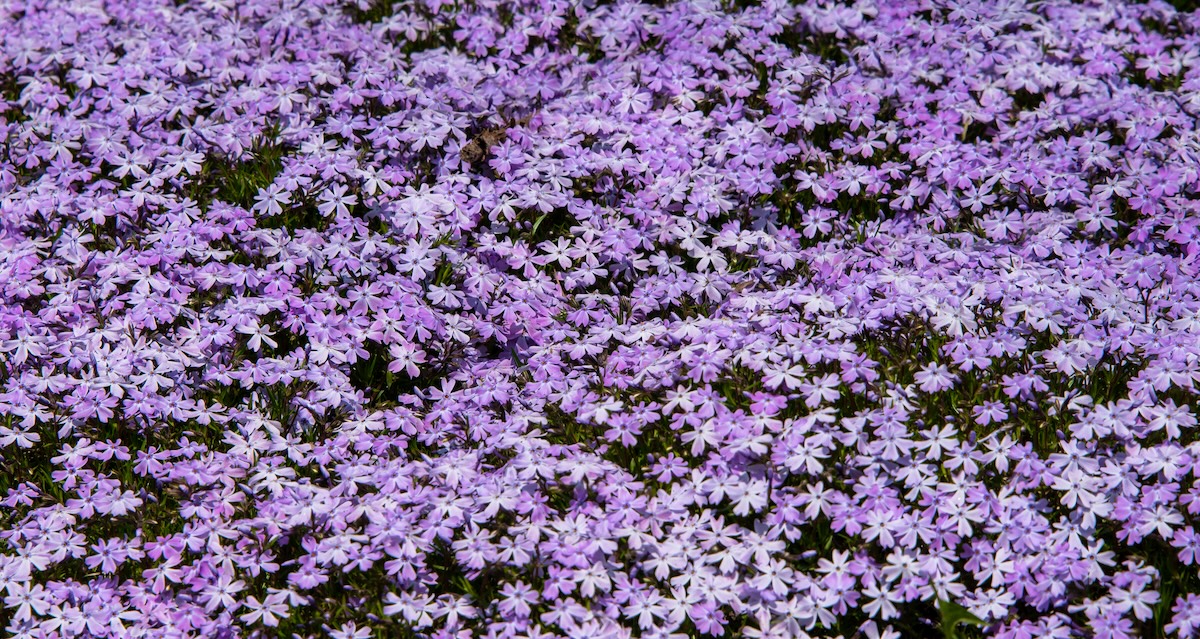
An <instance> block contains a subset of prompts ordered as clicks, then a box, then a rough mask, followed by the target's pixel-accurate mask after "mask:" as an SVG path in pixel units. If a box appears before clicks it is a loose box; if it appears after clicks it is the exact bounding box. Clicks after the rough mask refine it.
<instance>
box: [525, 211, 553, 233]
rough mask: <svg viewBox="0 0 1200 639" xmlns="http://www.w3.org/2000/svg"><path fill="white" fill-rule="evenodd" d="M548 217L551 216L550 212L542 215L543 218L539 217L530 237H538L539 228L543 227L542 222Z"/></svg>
mask: <svg viewBox="0 0 1200 639" xmlns="http://www.w3.org/2000/svg"><path fill="white" fill-rule="evenodd" d="M547 215H550V213H549V212H546V213H542V214H541V216H539V217H538V219H537V220H535V221H534V223H533V228H532V229H530V231H529V234H530V235H535V236H536V235H537V230H538V227H539V226H541V225H542V221H543V220H545V219H546V216H547Z"/></svg>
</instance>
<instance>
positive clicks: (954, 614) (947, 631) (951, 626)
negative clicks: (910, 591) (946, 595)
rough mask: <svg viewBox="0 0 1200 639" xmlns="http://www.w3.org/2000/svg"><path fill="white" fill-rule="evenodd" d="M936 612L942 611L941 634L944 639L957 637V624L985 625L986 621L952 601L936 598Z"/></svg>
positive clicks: (955, 638)
mask: <svg viewBox="0 0 1200 639" xmlns="http://www.w3.org/2000/svg"><path fill="white" fill-rule="evenodd" d="M937 604H938V612H940V613H942V636H943V637H945V638H946V639H958V626H959V625H960V624H969V625H972V626H980V627H983V626H986V625H987V622H986V621H984V620H982V619H980V618H979V617H976V616H975V615H974V613H972V612H971V611H970V610H967V609H966V608H964V607H963V606H960V605H959V604H956V603H954V602H953V601H945V600H943V599H938V602H937Z"/></svg>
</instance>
